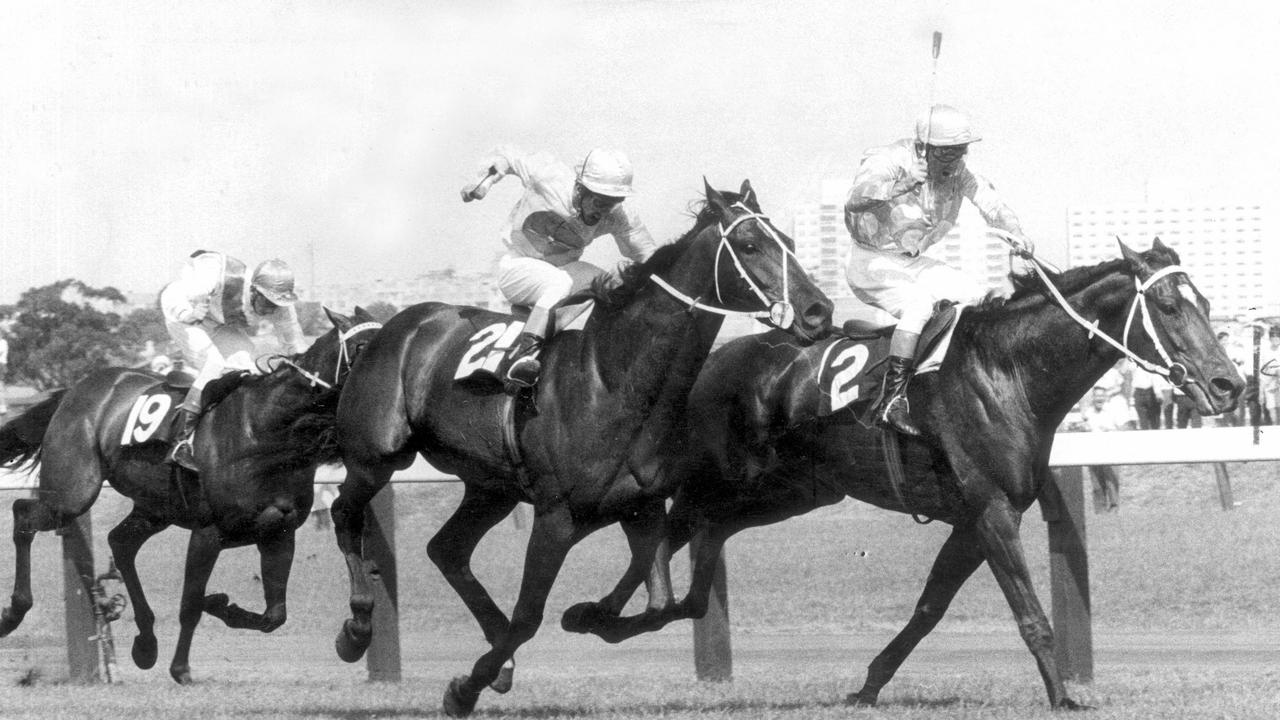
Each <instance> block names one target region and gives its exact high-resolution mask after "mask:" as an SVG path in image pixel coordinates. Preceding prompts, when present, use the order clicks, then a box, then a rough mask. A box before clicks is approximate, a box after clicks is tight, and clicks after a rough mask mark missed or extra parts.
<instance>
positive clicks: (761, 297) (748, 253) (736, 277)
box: [672, 180, 832, 343]
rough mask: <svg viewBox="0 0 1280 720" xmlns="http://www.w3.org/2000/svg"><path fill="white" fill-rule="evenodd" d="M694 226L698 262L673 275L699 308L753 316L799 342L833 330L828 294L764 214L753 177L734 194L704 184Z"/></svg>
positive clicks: (682, 266)
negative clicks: (713, 303) (793, 336)
mask: <svg viewBox="0 0 1280 720" xmlns="http://www.w3.org/2000/svg"><path fill="white" fill-rule="evenodd" d="M704 183H705V181H704ZM695 230H696V231H697V232H696V234H695V236H694V238H693V247H691V248H690V255H691V257H693V258H699V259H700V261H698V260H694V261H692V262H691V261H686V262H683V263H681V264H680V267H677V268H675V269H674V274H675V275H676V276H677V277H673V278H672V280H673V282H675V283H676V284H677V285H679V286H680V287H681V288H686V290H685V291H684V292H685V293H686V294H687V295H689V296H690V297H692V298H694V304H695V306H696V307H701V308H704V309H709V310H712V311H721V310H724V311H729V312H730V313H741V314H747V315H751V316H753V317H757V318H759V319H761V320H763V321H765V322H767V323H768V324H770V325H773V326H774V327H777V328H780V329H782V330H786V331H787V332H790V333H791V334H793V335H795V336H796V337H797V338H798V339H799V340H800V341H801V342H804V343H809V342H812V341H814V340H817V339H819V338H822V337H824V336H826V335H827V334H828V333H830V332H831V310H832V303H831V300H829V299H828V298H827V296H826V295H825V294H823V292H822V291H821V290H820V289H818V287H817V286H816V285H814V284H813V281H812V280H810V279H809V276H808V275H807V274H806V273H805V271H804V269H803V268H802V267H800V263H799V262H798V261H797V260H796V256H795V243H794V242H793V241H792V240H791V238H789V237H787V236H786V235H785V234H783V233H782V232H781V231H779V230H778V229H777V228H776V227H774V226H773V223H771V222H770V221H769V218H767V217H765V215H764V214H763V213H761V211H760V205H759V203H758V201H757V199H756V194H755V191H754V190H752V189H751V183H750V182H748V181H745V180H744V181H743V183H742V188H741V190H739V192H738V194H737V195H733V194H732V193H722V192H720V191H718V190H716V189H714V188H712V187H711V185H710V184H706V205H705V206H704V208H703V209H702V211H701V212H700V213H699V215H698V222H697V225H696V226H695ZM708 268H709V269H710V270H711V272H706V269H708ZM689 290H692V292H689ZM711 301H714V302H715V303H716V306H715V307H713V306H711V304H710V303H711Z"/></svg>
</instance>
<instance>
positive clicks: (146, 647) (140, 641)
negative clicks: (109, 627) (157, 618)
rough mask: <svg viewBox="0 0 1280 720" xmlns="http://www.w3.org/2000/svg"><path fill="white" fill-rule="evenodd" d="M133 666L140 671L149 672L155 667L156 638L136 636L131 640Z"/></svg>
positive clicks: (152, 636)
mask: <svg viewBox="0 0 1280 720" xmlns="http://www.w3.org/2000/svg"><path fill="white" fill-rule="evenodd" d="M130 654H131V655H133V664H134V665H137V666H138V667H139V668H140V669H142V670H150V669H151V668H153V667H155V665H156V636H155V635H138V636H136V637H134V638H133V650H132V652H131V653H130Z"/></svg>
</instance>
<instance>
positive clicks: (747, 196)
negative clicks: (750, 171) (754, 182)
mask: <svg viewBox="0 0 1280 720" xmlns="http://www.w3.org/2000/svg"><path fill="white" fill-rule="evenodd" d="M738 194H739V195H741V196H742V201H741V202H742V204H743V205H746V206H747V207H749V208H751V209H752V210H753V211H755V212H760V203H759V202H758V201H757V200H756V191H755V190H753V189H752V188H751V181H750V180H743V181H742V187H741V188H740V189H739V190H738Z"/></svg>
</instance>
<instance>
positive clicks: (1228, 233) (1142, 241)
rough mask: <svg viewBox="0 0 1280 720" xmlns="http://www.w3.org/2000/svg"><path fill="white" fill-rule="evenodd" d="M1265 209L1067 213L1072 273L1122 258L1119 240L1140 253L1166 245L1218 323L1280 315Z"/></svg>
mask: <svg viewBox="0 0 1280 720" xmlns="http://www.w3.org/2000/svg"><path fill="white" fill-rule="evenodd" d="M1267 217H1268V213H1267V212H1266V209H1265V207H1264V206H1263V205H1261V204H1252V203H1245V204H1228V203H1223V204H1209V205H1155V204H1136V205H1099V206H1093V207H1073V208H1070V209H1068V211H1067V243H1068V246H1067V252H1068V257H1069V258H1070V262H1071V265H1092V264H1095V263H1098V262H1101V261H1103V260H1107V259H1110V258H1116V257H1119V256H1120V250H1119V248H1118V246H1117V245H1116V237H1117V236H1118V237H1119V238H1120V239H1122V240H1124V241H1125V243H1126V244H1127V245H1129V246H1130V247H1132V248H1134V249H1137V250H1145V249H1147V248H1149V247H1151V241H1152V240H1153V239H1154V238H1156V237H1159V238H1160V239H1161V241H1163V242H1164V244H1166V245H1168V246H1169V247H1171V248H1173V249H1174V250H1175V251H1176V252H1177V253H1178V256H1179V258H1180V260H1181V262H1182V266H1183V267H1185V268H1186V269H1187V271H1188V273H1189V274H1190V276H1191V280H1192V282H1194V283H1195V284H1196V287H1197V288H1199V289H1200V292H1201V293H1202V294H1203V295H1204V296H1205V297H1206V298H1208V299H1209V303H1210V305H1211V306H1212V312H1213V317H1214V318H1215V319H1228V318H1235V317H1239V316H1244V317H1247V318H1256V317H1261V316H1275V315H1280V282H1278V281H1277V272H1280V245H1277V244H1276V243H1274V242H1272V243H1268V242H1267V241H1266V234H1267Z"/></svg>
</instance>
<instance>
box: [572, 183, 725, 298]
mask: <svg viewBox="0 0 1280 720" xmlns="http://www.w3.org/2000/svg"><path fill="white" fill-rule="evenodd" d="M722 194H723V195H724V198H725V201H726V203H727V204H733V203H735V202H737V201H738V200H739V199H740V196H739V195H738V194H737V193H732V192H725V193H722ZM689 215H690V216H691V217H693V219H694V223H693V227H692V228H690V229H689V231H688V232H686V233H685V234H684V235H681V236H680V237H679V239H677V240H676V241H675V242H672V243H668V244H666V245H662V246H660V247H659V248H658V249H657V250H655V251H654V253H653V255H651V256H649V259H648V260H645V261H644V262H642V263H635V264H633V265H628V266H626V267H624V268H623V269H622V270H621V273H620V275H621V282H620V283H618V284H616V285H614V284H612V283H611V282H610V279H609V278H607V277H600V278H597V279H596V281H595V282H594V283H592V286H591V291H590V293H589V294H590V296H591V298H592V299H594V300H595V301H596V304H597V306H598V307H600V308H606V309H615V310H616V309H618V308H620V307H622V306H624V305H626V304H627V303H629V302H631V300H632V298H634V297H635V296H636V293H638V292H640V289H641V288H643V287H644V286H645V282H646V281H647V280H648V279H649V277H650V276H651V275H655V274H657V273H661V272H663V271H665V270H669V269H670V268H671V266H673V265H675V263H676V260H677V259H679V258H680V256H681V255H682V254H683V253H684V251H685V248H687V247H688V245H689V243H691V242H693V238H694V237H696V236H697V235H698V233H700V232H702V231H703V230H704V229H706V227H707V226H708V225H710V224H711V223H713V222H716V221H717V220H718V219H719V218H718V217H717V216H716V214H715V213H714V212H712V210H711V208H710V206H709V205H708V204H707V202H706V201H705V200H698V201H695V202H693V203H690V205H689Z"/></svg>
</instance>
